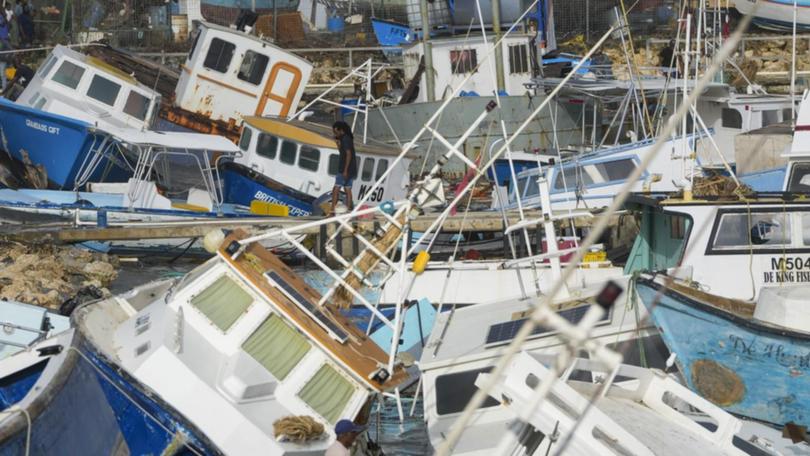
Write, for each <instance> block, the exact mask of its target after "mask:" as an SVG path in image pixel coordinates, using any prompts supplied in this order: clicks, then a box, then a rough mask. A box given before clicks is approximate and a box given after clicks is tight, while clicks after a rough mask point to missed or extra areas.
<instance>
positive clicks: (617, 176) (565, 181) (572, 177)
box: [554, 158, 636, 191]
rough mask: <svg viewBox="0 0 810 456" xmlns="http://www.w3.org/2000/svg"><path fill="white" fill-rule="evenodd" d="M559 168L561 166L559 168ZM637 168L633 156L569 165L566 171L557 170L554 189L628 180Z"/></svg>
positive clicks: (571, 188) (569, 188) (572, 188)
mask: <svg viewBox="0 0 810 456" xmlns="http://www.w3.org/2000/svg"><path fill="white" fill-rule="evenodd" d="M558 169H559V168H558ZM635 169H636V162H635V161H634V160H633V159H632V158H622V159H618V160H611V161H605V162H601V163H586V164H577V165H569V166H567V167H565V171H564V173H560V172H557V177H556V178H555V179H554V190H565V189H566V187H567V189H568V190H569V191H572V190H574V189H575V188H576V187H577V186H589V185H601V184H607V183H610V182H616V181H622V180H626V179H627V178H628V177H630V175H631V174H633V171H634V170H635Z"/></svg>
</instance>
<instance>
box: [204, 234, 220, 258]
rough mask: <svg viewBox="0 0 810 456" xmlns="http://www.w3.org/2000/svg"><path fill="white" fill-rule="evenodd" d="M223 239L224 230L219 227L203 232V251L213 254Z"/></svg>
mask: <svg viewBox="0 0 810 456" xmlns="http://www.w3.org/2000/svg"><path fill="white" fill-rule="evenodd" d="M224 241H225V232H223V231H222V230H220V229H213V230H211V231H209V232H207V233H205V237H203V247H205V251H206V252H208V253H210V254H215V253H217V251H219V247H220V246H221V245H222V243H223V242H224Z"/></svg>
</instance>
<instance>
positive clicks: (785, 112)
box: [782, 108, 793, 122]
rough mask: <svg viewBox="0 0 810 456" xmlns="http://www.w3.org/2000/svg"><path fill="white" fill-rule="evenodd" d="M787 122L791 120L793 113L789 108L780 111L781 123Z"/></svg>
mask: <svg viewBox="0 0 810 456" xmlns="http://www.w3.org/2000/svg"><path fill="white" fill-rule="evenodd" d="M788 120H793V111H791V110H790V108H787V109H783V110H782V122H787V121H788Z"/></svg>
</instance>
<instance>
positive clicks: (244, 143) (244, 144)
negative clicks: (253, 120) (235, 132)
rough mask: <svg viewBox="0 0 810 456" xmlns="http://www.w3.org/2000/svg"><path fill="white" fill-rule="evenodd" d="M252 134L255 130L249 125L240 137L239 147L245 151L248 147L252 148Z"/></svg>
mask: <svg viewBox="0 0 810 456" xmlns="http://www.w3.org/2000/svg"><path fill="white" fill-rule="evenodd" d="M251 136H253V130H251V129H250V128H248V127H245V128H243V129H242V137H241V138H239V148H240V149H242V150H243V151H244V152H247V150H248V148H250V139H251Z"/></svg>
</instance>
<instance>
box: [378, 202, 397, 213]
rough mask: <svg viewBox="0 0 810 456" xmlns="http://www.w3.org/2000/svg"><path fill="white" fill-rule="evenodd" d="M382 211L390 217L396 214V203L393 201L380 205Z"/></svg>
mask: <svg viewBox="0 0 810 456" xmlns="http://www.w3.org/2000/svg"><path fill="white" fill-rule="evenodd" d="M380 210H381V211H383V212H385V213H386V214H388V215H393V214H394V202H393V201H391V200H388V201H385V202H383V203H382V204H380Z"/></svg>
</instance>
